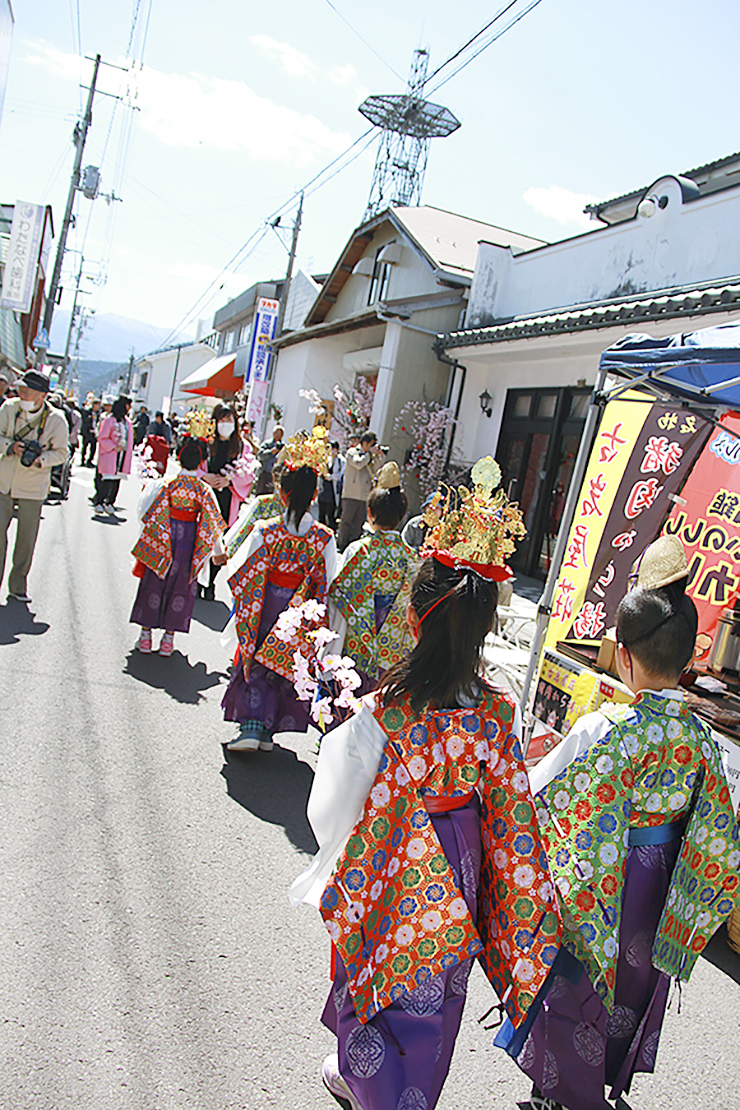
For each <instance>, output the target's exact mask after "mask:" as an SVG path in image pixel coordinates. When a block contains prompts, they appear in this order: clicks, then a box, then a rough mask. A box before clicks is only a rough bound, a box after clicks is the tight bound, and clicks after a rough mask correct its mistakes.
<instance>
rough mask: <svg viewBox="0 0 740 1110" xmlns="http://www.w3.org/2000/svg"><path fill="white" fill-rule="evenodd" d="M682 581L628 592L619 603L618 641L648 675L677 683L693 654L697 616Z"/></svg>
mask: <svg viewBox="0 0 740 1110" xmlns="http://www.w3.org/2000/svg"><path fill="white" fill-rule="evenodd" d="M685 581H686V580H685V579H683V580H679V581H678V582H672V583H671V584H670V585H669V586H662V587H661V588H660V589H657V590H645V589H640V588H638V589H636V590H630V592H629V593H628V594H626V595H625V596H624V597H623V598H622V600H621V601H620V603H619V607H618V609H617V640H618V642H619V643H620V644H623V645H624V647H626V648H628V649H629V651H630V652H631V654H632V655H634V657H635V659H636V660H637V661H638V663H640V664H641V666H643V667H644V668H645V670H646V671H647V672H648V674H654V675H656V676H658V677H672V678H676V679H677V678H678V676H679V675H680V674H681V672H682V671H683V669H684V667H685V666H686V664H687V663H688V662H689V661H690V659H691V657H692V655H693V654H694V644H695V643H696V629H697V625H698V616H697V612H696V606H695V605H694V603H693V601H692V600H691V598H690V597H688V595H687V594H685V593H684V585H685Z"/></svg>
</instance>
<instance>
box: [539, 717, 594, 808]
mask: <svg viewBox="0 0 740 1110" xmlns="http://www.w3.org/2000/svg"><path fill="white" fill-rule="evenodd" d="M611 727H612V726H611V722H610V721H608V720H607V719H606V717H605V716H604V714H603V713H587V714H586V716H585V717H581V719H580V721H579V722H578V723H577V724H576V725H574V726H573V728H572V729H571V730H570V732H569V733H568V735H567V736H566V737H565V739H564V740H561V741H560V743H559V744H558V746H557V747H556V748H553V749H552V751H551V752H548V753H547V755H546V756H545V758H544V759H541V760H540V762H539V763H538V764H537V766H536V767H533V768H532V769H531V771H530V772H529V784H530V787H531V789H532V793H533V794H538V793H539V792H540V790H542V789H543V788H544V787H545V786H547V784H548V783H549V782H551V781H552V780H553V779H554V778H555V777H556V775H559V774H560V772H561V771H564V770H565V768H566V767H569V766H570V764H571V763H572V762H573V760H574V759H577V758H578V756H579V755H582V754H583V753H584V752H586V751H588V749H589V748H590V747H591V745H592V744H595V743H596V742H597V740H601V739H602V737H604V736H606V734H607V732H608V731H609V729H610V728H611Z"/></svg>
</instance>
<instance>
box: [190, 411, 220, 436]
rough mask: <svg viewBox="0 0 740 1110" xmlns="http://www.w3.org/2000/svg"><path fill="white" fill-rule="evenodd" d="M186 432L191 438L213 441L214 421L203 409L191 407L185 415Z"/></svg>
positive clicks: (214, 433)
mask: <svg viewBox="0 0 740 1110" xmlns="http://www.w3.org/2000/svg"><path fill="white" fill-rule="evenodd" d="M185 423H186V425H187V434H188V435H189V436H191V437H192V438H193V439H202V440H205V442H206V443H213V440H214V438H215V436H216V423H215V421H214V420H212V419H211V417H210V416H209V414H208V412H207V411H206V410H205V409H192V410H191V411H190V412H189V413H188V414H187V416H186V417H185Z"/></svg>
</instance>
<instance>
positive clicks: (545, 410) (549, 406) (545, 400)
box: [537, 393, 558, 420]
mask: <svg viewBox="0 0 740 1110" xmlns="http://www.w3.org/2000/svg"><path fill="white" fill-rule="evenodd" d="M557 403H558V395H557V393H542V394H541V395H540V403H539V405H538V406H537V415H538V416H539V417H542V418H545V419H547V420H551V419H552V418H553V416H554V415H555V409H556V407H557Z"/></svg>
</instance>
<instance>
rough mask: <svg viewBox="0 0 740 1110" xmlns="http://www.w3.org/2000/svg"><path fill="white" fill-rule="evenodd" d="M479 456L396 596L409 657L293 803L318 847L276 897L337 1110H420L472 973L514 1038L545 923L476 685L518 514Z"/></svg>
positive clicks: (489, 702)
mask: <svg viewBox="0 0 740 1110" xmlns="http://www.w3.org/2000/svg"><path fill="white" fill-rule="evenodd" d="M499 480H500V472H499V471H498V467H497V466H496V464H495V463H494V462H493V460H492V459H486V460H481V461H480V462H479V463H477V464H476V467H474V468H473V481H474V482H475V483H476V487H475V493H474V494H473V495H472V496H470V497H469V498H466V500H463V501H461V506H460V507H459V508H457V509H455V511H454V512H449V513H448V514H446V516H445V517H443V519H442V521H441V522H435V523H436V524H437V527H436V528H434V529H433V531H432V532H431V533H430V536H429V537H428V538H427V542H426V544H425V547H424V549H423V551H422V555H423V556H431V558H427V559H426V561H425V562H424V563H423V564H422V567H421V569H420V571H419V573H418V575H417V576H416V578H415V580H414V583H413V585H412V588H411V599H410V605H409V608H408V612H407V619H408V622H409V626H410V629H411V631H412V634H413V637H414V640H415V641H416V646H415V647H414V648H413V650H412V651H411V653H410V654H409V655H407V656H406V657H405V658H403V659H402V660H401V661H400V662H399V663H398V664H397V665H396V666H395V667H392V668H391V669H390V670H389V671H388V672H387V673H386V674H385V675H384V676H383V677H382V678H381V680H380V683H379V687H378V690H377V691H376V692H375V693H372V694H368V695H366V697H365V698H363V699H362V708H361V709H360V711H359V712H358V713H357V714H356V715H355V716H354V717H352V718H351V719H350V720H348V721H346V722H345V723H344V724H342V725H340V726H339V728H337V729H336V730H335V731H333V732H331V733H329V734H327V735H326V736H325V737H324V739H323V741H322V745H321V751H320V753H319V761H318V766H317V768H316V774H315V777H314V784H313V788H312V791H311V797H310V799H309V804H308V818H309V821H310V822H311V826H312V828H313V831H314V834H315V835H316V839H317V841H318V843H319V853H318V855H317V856H316V857H315V859H314V861H313V863H312V864H311V867H310V868H309V869H308V871H306V872H305V873H304V874H303V875H301V876H300V877H299V878H298V879H297V880H296V882H295V883H294V884H293V887H292V889H291V901H293V903H294V904H298V903H299V902H307V903H308V904H310V905H317V906H318V907H319V909H320V912H321V915H322V917H323V918H324V922H325V924H326V927H327V930H328V932H329V935H330V937H331V939H332V941H333V943H334V945H335V949H336V958H335V971H334V974H333V983H332V989H331V992H330V994H329V998H328V1000H327V1003H326V1006H325V1008H324V1012H323V1016H322V1021H323V1022H324V1024H325V1025H326V1026H327V1027H328V1028H329V1029H331V1030H332V1032H334V1033H335V1034H336V1036H337V1054H336V1055H335V1056H330V1057H328V1058H327V1059H326V1060H325V1061H324V1065H323V1068H322V1079H323V1082H324V1085H325V1086H326V1087H327V1089H328V1091H329V1092H330V1093H331V1094H332V1095H333V1096H334V1098H335V1099H336V1100H337V1102H339V1103H340V1104H341V1105H342V1106H344V1107H345V1108H346V1107H349V1108H350V1110H433V1108H434V1107H435V1106H436V1104H437V1101H438V1099H439V1096H440V1092H441V1090H442V1086H443V1084H444V1081H445V1078H446V1076H447V1073H448V1070H449V1067H450V1062H451V1059H452V1053H453V1050H454V1046H455V1039H456V1037H457V1033H458V1030H459V1027H460V1021H461V1018H462V1011H463V1007H464V1003H465V996H466V990H467V980H468V975H469V973H470V969H471V966H472V962H473V959H475V958H478V960H479V961H480V963H481V965H482V966H483V969H484V971H485V973H486V975H487V976H488V978H489V980H490V981H491V983H492V985H493V987H494V990H495V991H496V993H497V994H498V995H499V997H500V998H501V1003H502V1006H503V1007H505V1009H506V1012H507V1013H508V1014H509V1015H510V1017H511V1018H512V1020H513V1022H514V1025H515V1026H516V1027H518V1026H519V1025H521V1024H522V1022H523V1021H524V1020H525V1017H526V1014H527V1011H528V1009H529V1007H530V1006H531V1005H532V1003H533V1001H534V998H535V996H536V994H537V992H538V990H539V988H540V987H541V986H542V984H543V983H544V982H545V980H546V977H547V974H548V971H549V968H550V966H551V964H552V962H553V960H554V959H555V956H556V954H557V951H558V943H559V937H560V923H559V919H558V915H557V911H556V906H555V901H554V897H553V888H552V884H551V883H550V881H549V873H548V871H547V866H546V863H545V864H544V866H543V860H544V853H543V851H542V847H541V844H540V841H539V834H538V830H537V823H536V820H535V814H534V807H533V803H532V798H531V794H530V791H529V781H528V778H527V773H526V770H525V768H524V762H523V758H522V751H521V746H520V742H519V734H520V721H519V719H518V715H517V712H516V709H515V706H514V704H513V702H512V700H511V698H510V697H509V696H508V695H507V694H505V693H503V692H502V691H498V690H495V689H493V688H492V687H490V686H489V685H488V684H487V683H486V682H485V681H484V680H483V678H482V677H481V667H482V662H481V653H482V648H483V643H484V640H485V637H486V635H487V634H488V632H489V631H490V629H491V627H492V624H493V620H494V615H495V609H496V600H497V586H496V582H497V581H504V580H506V578H508V577H510V572H509V570H508V568H507V567H506V566H505V565H504V556H505V554H507V553H508V552H510V551H511V550H512V549H513V544H512V543H511V541H510V534H513V535H520V534H521V531H522V529H521V517H520V515H519V513H518V510H517V509H516V507H515V506H511V505H509V504H508V502H505V500H504V498H503V495H502V494H498V495H496V498H492V496H491V495H492V491H493V489H494V488H495V486H496V485H498V481H499Z"/></svg>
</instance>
